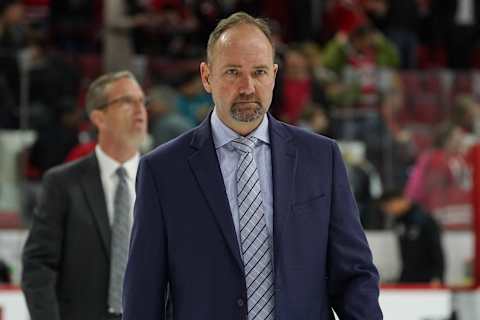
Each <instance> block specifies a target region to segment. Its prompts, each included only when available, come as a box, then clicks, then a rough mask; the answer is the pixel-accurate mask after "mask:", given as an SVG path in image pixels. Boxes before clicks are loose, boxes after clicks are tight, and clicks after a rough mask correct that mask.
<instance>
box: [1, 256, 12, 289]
mask: <svg viewBox="0 0 480 320" xmlns="http://www.w3.org/2000/svg"><path fill="white" fill-rule="evenodd" d="M11 283H12V276H11V272H10V269H9V268H8V266H7V264H6V263H5V262H4V261H3V260H1V259H0V285H2V284H11Z"/></svg>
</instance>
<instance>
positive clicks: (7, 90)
mask: <svg viewBox="0 0 480 320" xmlns="http://www.w3.org/2000/svg"><path fill="white" fill-rule="evenodd" d="M3 62H5V59H2V58H1V57H0V69H1V70H5V69H3ZM5 67H6V68H7V66H5ZM14 70H16V65H14ZM16 81H17V82H19V81H20V80H19V79H16ZM11 84H12V83H11V82H10V81H8V77H7V76H6V75H5V74H0V101H1V103H2V106H1V107H0V129H17V128H18V126H19V116H20V115H19V110H18V104H17V102H16V101H17V100H18V99H16V97H15V96H14V93H15V92H14V91H13V90H12V89H11V87H10V85H11Z"/></svg>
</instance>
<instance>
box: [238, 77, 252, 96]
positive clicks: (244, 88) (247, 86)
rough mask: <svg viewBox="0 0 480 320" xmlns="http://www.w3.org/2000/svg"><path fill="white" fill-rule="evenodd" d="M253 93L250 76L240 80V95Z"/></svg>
mask: <svg viewBox="0 0 480 320" xmlns="http://www.w3.org/2000/svg"><path fill="white" fill-rule="evenodd" d="M253 93H255V85H254V80H253V78H252V77H251V76H250V75H244V76H242V78H241V79H240V94H244V95H250V94H253Z"/></svg>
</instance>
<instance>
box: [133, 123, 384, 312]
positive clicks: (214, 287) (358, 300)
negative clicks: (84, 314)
mask: <svg viewBox="0 0 480 320" xmlns="http://www.w3.org/2000/svg"><path fill="white" fill-rule="evenodd" d="M269 132H270V139H271V152H272V170H273V172H272V177H273V195H274V232H273V233H274V235H273V241H274V262H275V263H274V267H275V271H274V272H275V277H274V279H275V320H292V319H295V320H297V319H298V320H300V319H301V320H307V319H312V320H313V319H315V320H327V319H333V316H332V311H331V308H334V309H335V311H336V312H337V314H338V315H339V316H340V319H349V320H354V319H355V320H357V319H358V320H360V319H361V320H365V319H369V320H372V319H382V314H381V311H380V308H379V305H378V274H377V270H376V268H375V267H374V265H373V264H372V257H371V253H370V250H369V248H368V244H367V241H366V239H365V235H364V233H363V231H362V227H361V225H360V222H359V217H358V210H357V207H356V205H355V202H354V200H353V197H352V193H351V191H350V189H349V183H348V180H347V176H346V173H345V168H344V165H343V162H342V160H341V156H340V152H339V150H338V148H337V146H336V144H335V143H334V142H333V141H331V140H329V139H327V138H324V137H321V136H318V135H315V134H312V133H308V132H306V131H304V130H301V129H298V128H295V127H292V126H289V125H286V124H284V123H281V122H278V121H277V120H275V119H274V118H272V117H270V124H269ZM130 250H131V251H130V259H129V263H128V266H127V274H126V278H125V287H124V320H137V319H142V320H162V319H164V315H163V304H162V303H160V301H163V300H164V295H165V287H166V285H167V283H170V285H171V295H172V301H173V312H174V319H175V320H191V319H195V320H225V319H229V320H240V319H247V309H246V301H247V297H246V294H247V293H246V286H245V277H244V270H243V263H242V259H241V257H240V254H239V248H238V243H237V240H236V236H235V229H234V225H233V222H232V218H231V213H230V207H229V203H228V200H227V195H226V191H225V187H224V183H223V178H222V174H221V171H220V166H219V162H218V159H217V156H216V152H215V149H214V144H213V140H212V135H211V128H210V122H209V120H208V119H207V120H205V121H204V122H203V123H202V124H201V125H200V126H199V127H198V128H196V129H194V130H192V131H190V132H188V133H186V134H185V135H183V136H180V137H179V138H177V139H175V140H173V141H171V142H169V143H167V144H164V145H162V146H160V147H159V148H157V149H156V150H154V151H153V152H151V153H150V154H148V155H146V156H145V157H143V159H142V160H141V164H140V168H139V172H138V176H137V200H136V205H135V222H134V227H133V235H132V242H131V247H130Z"/></svg>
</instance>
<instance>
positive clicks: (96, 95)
mask: <svg viewBox="0 0 480 320" xmlns="http://www.w3.org/2000/svg"><path fill="white" fill-rule="evenodd" d="M123 78H128V79H131V80H133V81H135V82H137V83H138V81H137V79H136V78H135V76H134V75H133V73H131V72H130V71H118V72H111V73H107V74H104V75H103V76H100V77H99V78H97V79H96V80H95V81H93V82H92V83H91V84H90V86H89V87H88V91H87V97H86V101H85V108H86V111H87V113H88V114H91V113H92V111H94V110H98V109H103V108H105V107H106V106H107V105H108V103H109V101H108V96H107V90H108V87H109V86H110V84H112V83H114V82H116V81H118V80H120V79H123Z"/></svg>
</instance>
